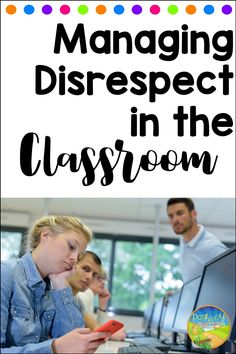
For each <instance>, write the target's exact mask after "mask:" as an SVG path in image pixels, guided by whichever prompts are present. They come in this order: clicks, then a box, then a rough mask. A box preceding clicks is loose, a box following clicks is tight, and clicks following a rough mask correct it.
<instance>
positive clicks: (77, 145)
mask: <svg viewBox="0 0 236 354" xmlns="http://www.w3.org/2000/svg"><path fill="white" fill-rule="evenodd" d="M30 3H31V4H32V5H34V7H35V13H34V14H33V15H31V16H28V15H26V14H24V11H23V8H24V6H25V5H26V4H28V3H27V2H17V1H16V2H14V1H12V2H11V4H15V5H16V7H17V13H16V14H15V15H12V16H10V15H7V14H6V12H5V7H6V6H7V5H8V4H9V2H3V3H2V14H1V17H2V195H3V197H169V196H185V195H186V196H189V195H190V196H191V197H234V195H235V189H234V188H235V187H234V186H235V133H233V134H231V135H230V136H228V137H219V136H217V135H215V134H214V133H213V132H212V131H211V130H210V136H209V137H203V135H202V128H201V124H199V130H198V135H197V137H194V138H193V137H190V136H189V131H188V130H187V128H188V125H186V132H185V136H184V137H181V138H180V137H179V138H178V137H177V130H176V122H175V121H174V120H173V117H172V116H173V114H174V113H176V110H177V106H178V105H179V106H180V105H183V106H184V107H185V111H186V112H188V108H189V107H190V106H191V105H196V106H197V112H198V113H204V114H206V115H207V116H208V118H209V121H210V122H211V120H212V119H213V118H214V116H215V115H217V114H218V113H221V112H225V113H227V114H229V115H230V116H231V117H232V119H233V120H234V117H235V108H234V102H235V88H234V87H235V80H234V79H233V80H230V95H229V96H223V95H222V80H220V79H218V80H217V79H216V80H215V81H214V82H213V83H214V84H215V85H216V88H217V90H216V92H215V93H213V94H211V95H203V94H201V93H199V92H198V90H197V88H196V85H194V92H193V93H191V94H190V95H186V96H183V95H179V94H177V93H175V92H174V90H173V89H170V90H169V92H168V93H166V94H165V95H162V96H158V97H157V100H156V102H155V103H150V102H149V100H148V94H146V95H143V96H135V95H133V94H132V93H126V94H124V95H120V96H114V95H111V94H110V93H109V92H108V91H107V89H106V86H105V81H104V82H103V81H98V82H97V84H96V85H95V94H94V95H93V96H87V95H86V94H83V95H81V96H73V95H70V94H69V93H67V94H66V95H65V96H59V94H58V88H55V89H54V91H53V92H52V93H50V94H48V95H44V96H38V95H36V94H35V66H36V65H47V66H49V67H51V68H52V69H53V70H54V71H55V72H56V73H57V74H58V67H59V66H60V65H64V66H65V67H66V72H67V73H69V72H70V71H74V70H75V71H81V72H82V73H84V74H86V72H87V71H89V70H91V71H94V72H95V71H99V72H102V73H104V74H105V75H108V74H110V73H112V72H114V71H121V72H124V73H125V74H126V75H127V77H129V75H130V73H131V72H133V71H136V70H140V71H143V72H145V73H146V74H148V73H149V72H150V71H165V72H166V73H168V75H169V76H170V77H171V78H173V77H174V75H176V74H177V73H179V72H181V71H188V72H190V73H191V74H192V75H193V76H194V77H197V76H198V75H199V74H200V73H202V72H203V71H207V70H209V71H211V72H213V73H214V74H215V75H216V76H217V75H218V72H220V71H221V70H222V67H223V65H224V64H228V65H229V66H230V70H231V71H233V70H234V67H235V64H234V58H235V53H233V56H232V58H231V59H230V60H228V61H226V62H220V61H216V60H214V59H213V58H212V55H213V54H214V52H215V50H214V48H213V46H211V52H210V54H209V55H204V54H202V48H201V47H199V53H198V54H196V55H190V54H188V55H181V54H180V55H179V56H178V58H177V59H175V60H174V61H171V62H166V61H162V60H160V59H159V58H158V54H159V49H158V45H157V53H156V54H153V55H143V54H140V53H138V52H137V51H136V50H135V48H134V53H133V54H132V55H127V54H124V53H121V54H119V55H112V54H110V55H99V54H95V53H93V52H92V51H91V50H90V49H89V44H88V54H86V55H85V54H83V55H81V54H80V53H79V48H78V50H75V52H74V53H73V54H68V53H67V52H66V51H65V50H64V46H63V50H62V52H61V54H58V55H56V54H54V53H53V48H54V40H55V33H56V25H57V23H59V22H60V23H63V24H64V25H65V27H66V29H67V32H68V35H69V36H71V35H72V34H73V32H74V30H75V28H76V26H77V24H78V23H84V26H85V31H86V36H87V38H89V37H90V35H91V34H92V33H93V32H94V31H96V30H110V31H114V30H119V31H129V32H130V33H132V34H133V35H134V36H135V34H136V33H138V32H139V31H141V30H150V29H152V30H156V33H157V38H158V35H159V34H160V33H161V32H163V31H165V30H174V29H177V30H179V31H180V33H181V32H182V30H181V26H182V25H183V24H187V25H188V27H189V31H190V30H196V31H207V33H208V34H209V37H210V38H212V36H213V34H214V33H215V32H216V31H219V30H221V29H222V30H223V29H225V30H230V29H231V30H234V29H235V8H234V2H225V1H214V2H212V5H213V6H214V7H215V13H214V14H213V15H210V16H209V15H206V14H204V12H203V8H204V6H205V5H206V2H205V1H198V2H194V1H193V2H191V4H194V5H195V6H196V7H197V13H196V14H194V15H192V16H190V15H188V14H186V12H185V8H186V6H187V5H188V4H189V2H188V1H181V2H177V1H176V2H174V1H173V2H169V1H165V2H158V4H159V6H160V7H161V13H160V14H159V15H156V16H154V15H151V14H150V12H149V8H150V6H151V5H152V4H155V2H154V1H153V2H149V1H139V2H137V3H139V4H140V5H142V7H143V13H142V14H141V15H139V16H135V15H134V14H132V12H131V8H132V6H133V5H134V4H136V3H135V2H132V1H122V2H119V3H122V4H123V6H124V7H125V13H124V14H123V15H121V16H118V15H116V14H114V12H113V7H114V4H115V2H104V4H105V5H106V7H107V13H106V14H105V15H103V16H99V15H98V14H96V12H95V7H96V6H97V5H98V2H87V3H88V7H89V13H88V14H87V15H85V16H81V15H79V14H78V13H77V10H76V9H77V7H78V6H79V5H80V4H81V3H82V2H79V1H78V2H77V1H73V2H72V1H66V2H60V1H58V2H54V1H51V2H50V1H48V2H47V3H50V4H51V6H52V7H53V13H52V14H51V15H48V16H46V15H43V14H42V12H41V8H42V6H43V5H45V2H42V1H30ZM64 3H66V4H68V5H70V7H71V13H70V14H69V15H67V16H64V15H62V14H60V11H59V8H60V6H61V5H62V4H64ZM83 3H85V1H84V2H83ZM100 3H102V2H99V4H100ZM173 3H176V4H177V5H178V7H179V13H178V14H177V15H175V16H173V15H170V14H168V12H167V8H168V6H169V5H170V4H173ZM209 3H211V2H209ZM226 3H227V4H228V3H229V4H230V5H231V6H232V7H233V12H232V14H231V15H228V16H226V15H224V14H222V12H221V8H222V6H223V5H224V4H226ZM116 4H118V2H117V3H116ZM180 43H181V42H180ZM83 82H84V83H85V81H84V80H83ZM146 82H147V81H146ZM209 83H210V82H209ZM130 86H131V85H129V86H128V87H130ZM132 106H136V107H137V108H138V111H139V112H145V113H147V114H148V113H153V114H156V115H157V116H158V118H159V124H160V136H159V137H153V136H152V134H151V131H150V130H148V132H147V136H146V137H135V138H134V137H131V135H130V108H131V107H132ZM233 129H234V127H233ZM28 132H35V133H37V134H38V136H39V138H40V144H37V145H36V148H35V150H34V151H35V153H34V161H35V163H36V161H37V159H43V150H44V137H45V136H46V135H48V136H50V137H51V139H52V165H53V166H55V163H56V158H57V156H58V155H59V154H60V153H62V152H66V153H76V154H77V155H78V159H79V158H80V152H81V150H82V149H83V148H84V147H88V146H89V147H92V148H93V149H94V150H95V151H96V158H95V159H94V160H93V161H97V159H98V156H99V151H100V149H101V148H102V147H105V146H107V147H110V148H112V149H113V151H115V148H114V144H115V141H116V140H117V139H121V140H124V149H125V150H129V151H131V152H132V153H133V154H134V158H135V163H134V172H135V171H136V169H137V166H138V163H139V161H140V156H141V155H142V154H146V152H147V151H148V150H150V149H152V150H155V151H156V152H157V154H158V156H161V155H162V154H166V153H167V151H168V150H175V151H176V152H177V154H178V156H179V158H180V157H181V153H182V151H183V150H185V151H188V153H189V155H190V154H191V153H192V152H196V153H198V154H199V155H201V154H202V153H203V151H205V150H207V151H209V152H210V153H211V155H212V159H213V160H214V158H215V156H216V155H219V157H218V162H217V165H216V168H215V172H214V173H213V174H212V175H205V174H204V173H203V172H202V169H201V167H199V168H198V169H196V168H193V167H190V169H189V171H188V172H185V171H183V170H182V168H181V166H179V167H176V169H175V170H174V171H172V172H166V171H163V170H162V169H161V167H160V166H158V167H156V169H155V170H154V171H153V172H146V171H140V173H139V175H138V177H137V179H136V181H135V182H134V183H129V184H128V183H125V182H124V181H123V179H122V167H123V158H122V159H120V162H119V164H118V166H117V167H116V169H115V170H114V181H113V183H112V184H111V185H109V186H107V187H103V186H102V185H101V184H100V180H101V178H102V176H103V170H102V168H97V169H96V172H95V173H96V180H95V182H94V184H92V185H91V186H89V187H84V186H83V185H82V178H83V177H84V175H85V173H84V170H83V169H81V170H80V171H79V172H77V173H74V174H72V173H71V172H70V170H69V167H68V166H67V167H65V168H59V170H58V173H57V174H56V175H55V176H53V177H48V176H46V175H45V174H44V172H43V169H42V164H41V168H40V170H39V172H38V173H37V175H35V176H33V177H27V176H25V175H24V174H23V173H22V172H21V169H20V158H19V157H20V144H21V140H22V138H23V136H24V135H25V134H26V133H28ZM117 155H118V153H117V152H116V151H115V157H117ZM115 160H116V159H115V158H113V159H111V161H115Z"/></svg>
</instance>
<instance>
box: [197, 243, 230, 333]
mask: <svg viewBox="0 0 236 354" xmlns="http://www.w3.org/2000/svg"><path fill="white" fill-rule="evenodd" d="M235 251H236V249H235V248H234V249H230V250H228V251H226V252H224V253H222V254H221V255H220V256H218V257H216V258H214V259H213V260H212V261H211V262H208V263H207V264H206V265H205V267H204V270H203V274H202V278H201V284H200V288H199V292H198V296H197V301H196V305H195V309H196V308H198V307H200V306H204V305H215V306H218V307H220V308H221V309H222V310H224V311H225V312H226V313H227V314H228V316H229V319H230V322H231V328H232V329H233V325H234V324H235ZM233 332H234V333H235V331H234V330H232V331H231V339H233V338H232V335H233Z"/></svg>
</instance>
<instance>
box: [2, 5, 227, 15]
mask: <svg viewBox="0 0 236 354" xmlns="http://www.w3.org/2000/svg"><path fill="white" fill-rule="evenodd" d="M113 4H114V3H113ZM74 10H75V8H74V7H70V6H69V5H67V4H63V5H61V6H60V7H59V12H60V13H61V14H62V15H69V14H70V13H73V12H74ZM20 11H22V10H21V9H20V8H19V9H17V7H16V6H15V5H13V4H9V5H7V6H6V13H7V14H8V15H15V14H16V13H20ZM56 11H58V9H54V11H53V7H52V6H51V5H49V4H45V5H43V6H42V7H40V8H38V7H37V8H35V7H34V6H33V5H31V4H27V5H25V6H24V8H23V12H24V13H25V14H26V15H33V14H35V13H39V12H40V13H42V14H43V15H50V14H52V13H53V12H54V13H56ZM92 11H95V12H96V14H98V15H105V14H107V13H114V14H115V15H122V14H124V13H125V12H126V13H127V12H130V13H131V14H133V15H136V16H138V15H139V16H140V15H143V14H144V13H146V12H147V9H146V7H145V9H144V8H143V7H142V6H141V5H140V4H134V5H132V7H131V8H127V9H126V8H125V6H123V5H121V4H117V5H111V4H109V6H105V5H104V4H98V5H97V6H96V8H95V10H94V9H92V10H90V11H89V6H88V5H86V4H81V5H79V6H77V7H76V12H77V14H79V15H87V14H88V13H89V12H92ZM200 11H201V12H203V13H204V14H205V15H212V14H214V13H219V11H220V12H221V13H222V14H223V15H230V14H231V13H232V12H233V8H232V6H230V5H229V4H225V5H224V6H221V7H220V8H218V7H216V6H213V5H212V4H207V3H206V5H205V6H204V7H203V8H201V9H200V8H199V9H197V7H196V6H195V5H193V4H191V3H190V4H189V5H187V6H183V7H182V6H181V5H179V4H178V5H176V4H171V5H169V6H168V7H167V8H166V7H165V8H162V9H161V7H160V6H159V5H156V4H152V5H151V6H148V13H149V14H151V15H158V14H161V13H168V14H169V15H178V14H179V13H183V12H184V13H186V14H187V15H194V14H196V13H197V12H200Z"/></svg>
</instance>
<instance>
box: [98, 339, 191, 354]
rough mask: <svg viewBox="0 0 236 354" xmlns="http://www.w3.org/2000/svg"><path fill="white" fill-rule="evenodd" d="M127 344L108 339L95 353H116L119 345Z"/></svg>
mask: <svg viewBox="0 0 236 354" xmlns="http://www.w3.org/2000/svg"><path fill="white" fill-rule="evenodd" d="M129 345H130V342H125V341H122V342H118V341H114V340H109V341H107V342H106V343H105V344H101V345H100V346H99V347H98V349H97V350H96V352H95V353H117V352H118V349H119V348H120V347H128V346H129ZM166 354H167V353H166ZM168 354H193V353H191V352H188V353H186V352H185V353H181V352H176V351H172V350H170V351H169V352H168Z"/></svg>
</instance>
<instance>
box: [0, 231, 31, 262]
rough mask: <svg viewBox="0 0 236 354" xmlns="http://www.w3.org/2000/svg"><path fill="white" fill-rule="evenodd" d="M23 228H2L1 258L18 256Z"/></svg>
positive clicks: (20, 253) (19, 254) (20, 250)
mask: <svg viewBox="0 0 236 354" xmlns="http://www.w3.org/2000/svg"><path fill="white" fill-rule="evenodd" d="M24 232H25V229H15V228H2V230H1V260H2V261H6V260H8V259H14V258H18V257H20V256H21V255H22V242H23V238H24Z"/></svg>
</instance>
